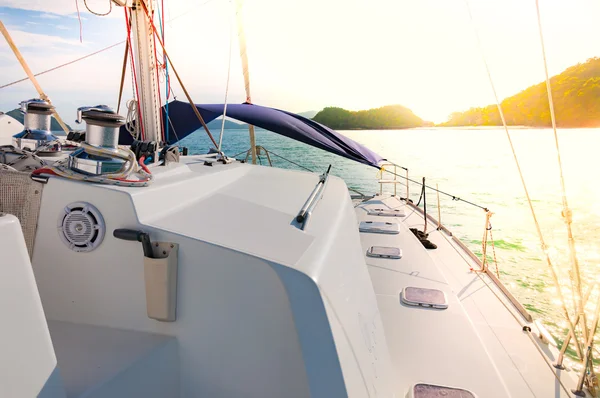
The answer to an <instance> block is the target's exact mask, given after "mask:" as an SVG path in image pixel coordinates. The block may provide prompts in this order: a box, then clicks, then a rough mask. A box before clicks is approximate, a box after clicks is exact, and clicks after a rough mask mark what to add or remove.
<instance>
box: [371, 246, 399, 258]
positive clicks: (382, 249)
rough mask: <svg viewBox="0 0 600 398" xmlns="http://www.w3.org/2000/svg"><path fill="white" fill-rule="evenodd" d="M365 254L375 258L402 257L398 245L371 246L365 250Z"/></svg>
mask: <svg viewBox="0 0 600 398" xmlns="http://www.w3.org/2000/svg"><path fill="white" fill-rule="evenodd" d="M367 256H368V257H377V258H391V259H399V258H402V250H400V248H399V247H388V246H371V247H369V249H368V250H367Z"/></svg>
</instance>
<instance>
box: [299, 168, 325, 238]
mask: <svg viewBox="0 0 600 398" xmlns="http://www.w3.org/2000/svg"><path fill="white" fill-rule="evenodd" d="M330 170H331V165H329V167H328V168H327V171H326V172H325V173H323V174H321V175H320V176H319V182H317V185H316V186H315V188H314V189H313V190H312V192H311V193H310V195H309V196H308V199H307V200H306V202H304V205H303V206H302V208H301V209H300V211H299V212H298V215H297V216H296V222H298V223H301V224H302V229H304V227H305V226H306V222H307V220H308V218H309V217H310V215H311V214H312V211H313V210H314V208H315V206H316V205H317V203H318V202H319V199H320V198H321V196H322V195H321V194H322V193H323V189H324V188H325V183H326V182H327V179H328V178H329V171H330Z"/></svg>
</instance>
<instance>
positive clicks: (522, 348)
mask: <svg viewBox="0 0 600 398" xmlns="http://www.w3.org/2000/svg"><path fill="white" fill-rule="evenodd" d="M416 216H420V214H418V213H415V214H413V220H412V221H413V222H417V223H418V222H419V221H417V220H418V218H417V217H416ZM409 222H410V220H409ZM420 222H422V219H421V221H420ZM429 226H430V227H432V228H431V231H433V232H432V233H431V234H430V240H431V241H432V242H434V243H436V244H438V250H434V251H432V252H431V253H430V256H431V257H432V258H433V259H434V260H435V261H436V263H438V264H440V268H441V270H442V272H443V273H444V275H445V276H446V278H447V280H448V281H449V283H450V284H451V285H452V286H455V290H456V291H457V296H458V298H459V300H460V301H461V303H462V304H463V307H464V308H465V309H466V310H467V313H468V315H469V317H470V319H471V321H472V322H473V325H474V327H475V328H476V329H477V330H478V333H479V335H480V336H482V338H483V341H484V343H485V345H486V349H487V350H488V352H490V354H491V356H492V357H493V358H494V360H495V361H496V363H497V364H498V366H497V367H498V369H499V371H500V373H501V374H502V376H503V378H504V379H505V380H506V381H507V384H509V385H512V384H515V385H522V388H523V391H526V392H523V393H522V394H523V396H527V394H531V395H533V396H536V397H550V396H552V397H563V396H564V397H567V396H571V395H570V394H568V393H566V392H565V391H564V389H563V388H561V386H560V384H559V382H558V379H557V377H556V376H555V374H554V373H553V372H554V368H552V369H550V367H549V366H548V362H547V361H546V360H545V359H544V357H543V356H542V355H541V354H540V352H539V350H538V347H539V349H541V350H542V351H543V352H544V353H545V355H547V356H548V357H549V358H550V362H552V361H553V360H554V359H555V358H556V354H557V351H556V349H555V348H554V347H550V346H547V345H545V344H538V343H536V344H538V346H537V347H536V345H534V344H533V343H532V341H531V338H530V336H529V335H528V333H527V332H524V331H523V325H525V324H527V322H526V321H525V320H524V319H522V318H521V316H520V315H519V314H518V313H517V311H516V310H515V309H514V307H513V306H512V304H511V303H510V301H509V300H508V298H506V296H504V294H503V293H502V292H501V291H500V289H499V288H498V287H496V286H495V285H494V283H493V282H492V281H491V279H490V278H488V277H487V276H485V275H481V278H480V277H479V276H477V275H476V274H474V273H473V272H470V271H469V266H473V267H477V265H476V264H475V263H474V262H472V261H468V262H467V261H465V259H464V258H463V257H462V256H460V254H459V251H457V250H459V249H458V248H457V247H456V245H455V244H453V243H452V242H451V241H450V239H451V238H450V237H449V236H448V235H447V234H445V233H443V232H441V231H436V230H435V229H434V227H433V225H432V224H431V223H430V224H429ZM449 241H450V242H449ZM455 249H457V250H455ZM466 260H470V259H469V258H467V259H466ZM486 284H487V285H486ZM459 288H460V289H459ZM498 297H499V298H500V300H499V299H498ZM515 317H516V319H515ZM517 319H518V320H517ZM527 325H529V326H530V327H531V328H532V329H534V330H535V327H534V326H533V325H530V324H527ZM535 340H536V341H537V342H539V339H537V338H535ZM558 376H559V378H560V380H561V382H562V383H563V384H564V385H565V386H566V387H567V389H570V388H572V387H573V386H574V382H575V380H574V377H576V375H575V374H574V372H572V371H562V372H560V371H559V372H558ZM524 380H527V383H525V382H524Z"/></svg>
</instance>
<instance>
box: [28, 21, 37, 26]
mask: <svg viewBox="0 0 600 398" xmlns="http://www.w3.org/2000/svg"><path fill="white" fill-rule="evenodd" d="M25 23H26V24H27V25H39V24H40V23H39V22H32V21H27V22H25Z"/></svg>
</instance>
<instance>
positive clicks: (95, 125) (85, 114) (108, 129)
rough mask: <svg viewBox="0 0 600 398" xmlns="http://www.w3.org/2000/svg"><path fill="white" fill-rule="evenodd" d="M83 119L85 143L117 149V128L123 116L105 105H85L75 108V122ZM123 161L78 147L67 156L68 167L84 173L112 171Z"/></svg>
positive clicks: (121, 165)
mask: <svg viewBox="0 0 600 398" xmlns="http://www.w3.org/2000/svg"><path fill="white" fill-rule="evenodd" d="M82 120H85V123H86V127H85V143H86V144H88V145H91V146H94V147H98V148H104V149H109V150H110V149H117V148H118V144H119V129H120V127H121V126H122V125H123V124H125V119H124V118H123V116H121V115H119V114H117V113H115V111H113V110H112V109H111V108H110V107H108V106H106V105H97V106H91V107H90V106H86V107H82V108H79V109H77V123H81V121H82ZM124 162H125V161H124V160H122V159H118V158H113V157H108V156H107V157H104V156H95V155H90V154H88V153H87V152H85V149H84V148H80V149H78V150H76V151H75V152H73V153H72V154H71V155H70V156H69V167H70V168H71V169H73V170H76V171H79V172H81V173H85V174H91V175H101V174H106V173H114V172H117V171H118V170H120V169H121V168H122V167H123V163H124Z"/></svg>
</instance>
